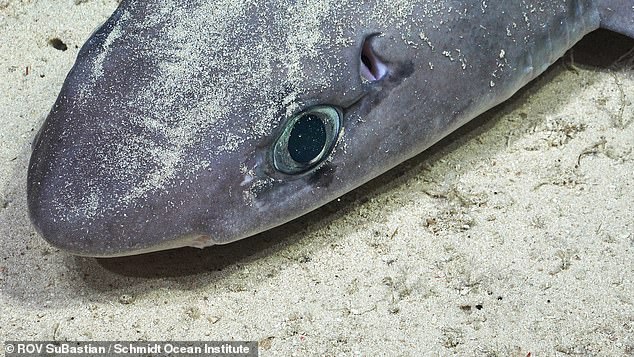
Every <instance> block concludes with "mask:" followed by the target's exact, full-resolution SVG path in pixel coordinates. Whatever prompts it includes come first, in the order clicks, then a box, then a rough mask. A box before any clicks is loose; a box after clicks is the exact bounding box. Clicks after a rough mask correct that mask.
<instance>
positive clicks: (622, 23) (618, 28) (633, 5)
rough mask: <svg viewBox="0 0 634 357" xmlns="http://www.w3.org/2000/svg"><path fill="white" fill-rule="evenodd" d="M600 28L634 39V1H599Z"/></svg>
mask: <svg viewBox="0 0 634 357" xmlns="http://www.w3.org/2000/svg"><path fill="white" fill-rule="evenodd" d="M598 6H599V14H600V17H601V27H602V28H604V29H607V30H610V31H614V32H618V33H621V34H623V35H626V36H629V37H631V38H634V0H599V2H598Z"/></svg>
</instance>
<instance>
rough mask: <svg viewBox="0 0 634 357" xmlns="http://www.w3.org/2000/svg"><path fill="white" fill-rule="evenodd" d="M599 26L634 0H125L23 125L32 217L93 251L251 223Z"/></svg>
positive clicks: (186, 241) (406, 140)
mask: <svg viewBox="0 0 634 357" xmlns="http://www.w3.org/2000/svg"><path fill="white" fill-rule="evenodd" d="M600 27H606V28H609V29H611V30H615V31H618V32H621V33H624V34H627V35H629V36H634V1H631V0H603V1H599V0H557V1H555V0H547V1H546V0H544V1H540V0H531V1H524V0H522V1H520V0H517V1H508V0H478V1H473V0H463V1H453V0H428V1H422V0H419V1H414V0H393V1H378V0H370V1H357V0H355V1H348V0H337V1H330V0H306V1H301V2H300V1H291V0H280V1H258V2H243V1H234V0H219V1H208V0H206V1H201V0H149V1H143V2H142V1H133V0H124V1H122V3H121V4H120V6H119V8H118V9H117V10H116V12H115V13H114V14H113V15H112V17H111V18H110V19H109V20H108V21H107V22H106V23H105V24H104V25H103V26H102V27H101V28H100V29H99V30H98V31H97V32H96V33H94V34H93V36H92V37H91V38H90V39H89V40H88V41H87V43H86V44H85V45H84V46H83V48H82V49H81V51H80V53H79V55H78V58H77V61H76V63H75V65H74V67H73V69H72V70H71V72H70V73H69V75H68V77H67V78H66V81H65V83H64V85H63V88H62V90H61V93H60V94H59V97H58V98H57V102H56V103H55V105H54V107H53V108H52V110H51V112H50V114H49V116H48V117H47V119H46V121H45V123H44V124H43V127H42V128H41V130H40V132H39V134H38V137H37V138H36V141H35V142H34V149H33V153H32V157H31V162H30V165H29V172H28V205H29V211H30V216H31V220H32V222H33V223H34V225H35V227H36V228H37V230H38V232H39V233H40V234H41V235H42V236H43V237H44V239H45V240H47V241H48V242H50V244H52V245H54V246H56V247H59V248H60V249H62V250H65V251H68V252H70V253H72V254H77V255H85V256H97V257H108V256H122V255H132V254H140V253H145V252H151V251H156V250H162V249H170V248H175V247H182V246H194V247H205V246H210V245H214V244H225V243H229V242H232V241H235V240H238V239H242V238H245V237H248V236H251V235H254V234H256V233H259V232H262V231H265V230H268V229H270V228H272V227H275V226H278V225H281V224H283V223H285V222H288V221H290V220H292V219H295V218H297V217H299V216H301V215H303V214H305V213H307V212H309V211H311V210H313V209H315V208H317V207H319V206H321V205H323V204H325V203H327V202H329V201H331V200H333V199H335V198H337V197H339V196H341V195H343V194H344V193H346V192H348V191H350V190H352V189H354V188H356V187H358V186H360V185H362V184H363V183H365V182H367V181H369V180H370V179H372V178H374V177H376V176H378V175H380V174H381V173H384V172H385V171H387V170H389V169H390V168H392V167H394V166H396V165H397V164H399V163H401V162H403V161H405V160H406V159H409V158H411V157H413V156H415V155H416V154H418V153H420V152H422V151H423V150H425V149H426V148H428V147H429V146H431V145H432V144H434V143H435V142H437V141H438V140H440V139H441V138H443V137H444V136H446V135H447V134H449V133H450V132H452V131H454V130H455V129H457V128H458V127H460V126H461V125H463V124H464V123H466V122H467V121H469V120H471V119H473V118H475V117H476V116H478V115H479V114H481V113H483V112H484V111H486V110H488V109H490V108H492V107H493V106H495V105H497V104H499V103H501V102H503V101H504V100H506V99H508V98H509V97H510V96H511V95H512V94H514V93H515V92H516V91H517V90H518V89H520V88H521V87H522V86H524V85H525V84H526V83H528V82H529V81H531V80H532V79H534V78H535V77H536V76H538V75H539V74H540V73H542V72H543V71H544V70H545V69H546V68H547V67H548V66H550V65H551V64H552V63H554V62H555V61H556V60H557V59H558V58H560V57H561V56H562V55H563V54H564V53H565V51H566V50H568V49H569V48H570V47H572V46H573V45H574V44H575V43H576V42H577V41H578V40H580V39H581V38H582V37H583V36H584V35H586V34H587V33H589V32H591V31H594V30H596V29H598V28H600ZM320 110H321V111H320ZM303 113H304V114H303ZM306 113H308V114H306ZM311 113H312V114H311ZM309 114H310V115H309ZM311 115H312V116H311ZM300 122H301V123H300ZM302 125H303V126H304V127H307V128H309V129H306V130H307V131H304V132H303V131H301V130H304V129H301V130H300V129H297V128H299V127H300V126H302ZM295 129H297V131H294V130H295ZM298 133H299V134H298ZM302 133H303V134H302ZM306 137H309V138H310V140H312V141H311V142H312V143H313V144H314V145H313V144H310V143H307V142H304V141H302V140H308V139H306ZM296 141H297V142H299V144H296V143H295V142H296ZM315 143H316V144H315ZM295 145H299V146H297V148H299V149H296V146H295ZM311 145H312V146H311ZM295 149H296V152H293V151H292V150H295ZM285 150H287V151H285ZM302 155H304V156H302Z"/></svg>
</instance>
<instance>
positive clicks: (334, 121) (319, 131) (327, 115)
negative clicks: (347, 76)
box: [273, 105, 342, 175]
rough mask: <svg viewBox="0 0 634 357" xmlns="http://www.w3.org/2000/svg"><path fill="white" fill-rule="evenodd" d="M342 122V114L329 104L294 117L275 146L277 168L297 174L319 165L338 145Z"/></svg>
mask: <svg viewBox="0 0 634 357" xmlns="http://www.w3.org/2000/svg"><path fill="white" fill-rule="evenodd" d="M341 120H342V113H341V111H340V110H339V109H337V108H335V107H332V106H326V105H319V106H314V107H311V108H308V109H307V110H305V111H303V112H301V113H298V114H296V115H295V116H293V117H292V118H291V119H290V120H288V121H287V122H286V124H285V125H284V129H283V130H282V133H281V134H280V136H279V138H278V139H277V141H276V142H275V144H274V146H273V164H274V165H275V168H276V169H277V170H278V171H280V172H283V173H285V174H289V175H296V174H300V173H304V172H306V171H308V170H310V169H312V168H314V167H316V166H317V165H319V164H320V163H321V162H323V161H324V160H325V159H326V158H327V157H328V155H329V154H330V152H331V151H332V149H333V147H334V146H335V143H336V142H337V138H338V137H339V131H340V130H341Z"/></svg>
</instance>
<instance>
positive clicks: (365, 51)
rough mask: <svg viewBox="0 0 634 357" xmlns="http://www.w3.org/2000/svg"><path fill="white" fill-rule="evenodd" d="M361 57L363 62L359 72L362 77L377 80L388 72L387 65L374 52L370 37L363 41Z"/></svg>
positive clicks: (372, 80)
mask: <svg viewBox="0 0 634 357" xmlns="http://www.w3.org/2000/svg"><path fill="white" fill-rule="evenodd" d="M360 57H361V63H360V66H359V72H360V75H361V78H364V79H366V80H368V81H370V82H376V81H379V80H381V79H383V77H385V75H386V74H387V65H386V64H385V63H384V62H383V61H381V59H380V58H379V57H378V56H377V55H376V54H375V53H374V50H373V49H372V45H371V44H370V37H368V38H366V39H365V41H363V46H362V47H361V56H360Z"/></svg>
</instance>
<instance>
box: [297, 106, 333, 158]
mask: <svg viewBox="0 0 634 357" xmlns="http://www.w3.org/2000/svg"><path fill="white" fill-rule="evenodd" d="M325 145H326V127H325V125H324V122H323V121H322V120H321V119H320V118H319V117H318V116H316V115H313V114H308V115H304V116H302V117H301V118H300V119H299V120H298V121H296V122H295V125H293V129H292V130H291V135H290V136H289V137H288V152H289V154H290V155H291V158H292V159H293V160H295V161H297V162H298V163H300V164H307V163H309V162H311V161H312V160H313V159H314V158H316V157H317V156H318V155H319V153H320V152H321V151H322V150H323V148H324V146H325Z"/></svg>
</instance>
